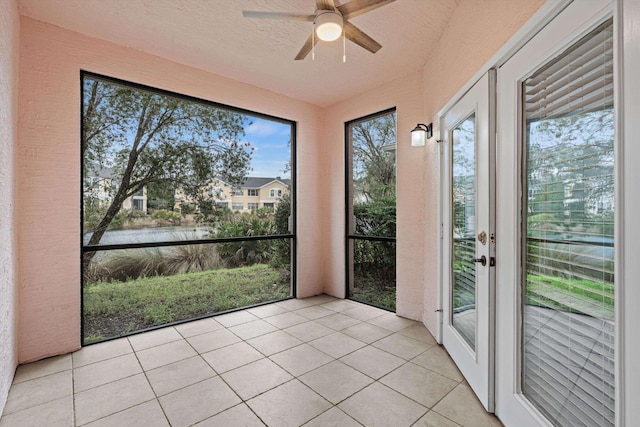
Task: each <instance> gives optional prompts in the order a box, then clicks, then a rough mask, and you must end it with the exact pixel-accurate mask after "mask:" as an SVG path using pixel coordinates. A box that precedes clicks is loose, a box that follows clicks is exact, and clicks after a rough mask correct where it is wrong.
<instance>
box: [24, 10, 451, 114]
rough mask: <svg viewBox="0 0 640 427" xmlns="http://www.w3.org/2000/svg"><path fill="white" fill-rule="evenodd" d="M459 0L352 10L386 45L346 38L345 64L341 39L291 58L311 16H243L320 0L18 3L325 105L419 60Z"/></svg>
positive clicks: (54, 19)
mask: <svg viewBox="0 0 640 427" xmlns="http://www.w3.org/2000/svg"><path fill="white" fill-rule="evenodd" d="M458 2H459V0H396V1H395V2H394V3H391V4H389V5H386V6H382V7H380V8H378V9H375V10H373V11H370V12H368V13H366V14H363V15H361V16H357V17H355V18H353V19H351V22H352V23H353V24H354V25H356V26H358V27H359V28H360V29H361V30H363V31H365V32H366V33H367V34H369V35H370V36H371V37H373V38H374V39H375V40H376V41H378V42H379V43H380V44H382V49H380V50H379V51H378V52H377V53H376V54H375V55H374V54H371V53H369V52H367V51H365V50H364V49H362V48H360V47H358V46H356V45H354V44H353V43H351V42H349V41H347V62H346V63H342V40H341V39H340V41H337V42H331V43H326V42H320V43H318V45H316V52H315V61H312V60H311V55H308V56H307V58H306V59H305V60H302V61H294V60H293V58H294V57H295V56H296V54H297V52H298V50H299V49H300V48H301V47H302V44H303V43H304V41H305V40H306V38H307V37H308V36H309V35H310V34H311V29H312V26H313V24H312V23H310V22H289V21H279V20H278V21H274V20H263V19H248V18H244V17H243V16H242V10H257V11H278V12H297V13H305V14H312V13H313V12H314V11H315V0H20V1H19V6H20V12H21V14H22V15H24V16H28V17H30V18H33V19H36V20H39V21H44V22H49V23H51V24H54V25H57V26H59V27H63V28H67V29H70V30H73V31H77V32H80V33H83V34H87V35H89V36H92V37H97V38H100V39H104V40H108V41H111V42H114V43H117V44H120V45H124V46H128V47H132V48H135V49H138V50H141V51H144V52H148V53H151V54H154V55H158V56H161V57H164V58H167V59H170V60H172V61H176V62H180V63H183V64H186V65H190V66H193V67H197V68H201V69H204V70H207V71H210V72H212V73H215V74H219V75H222V76H226V77H229V78H232V79H235V80H239V81H242V82H245V83H249V84H252V85H255V86H259V87H262V88H265V89H269V90H271V91H274V92H278V93H281V94H284V95H287V96H290V97H292V98H296V99H300V100H303V101H307V102H309V103H312V104H315V105H318V106H321V107H324V106H327V105H331V104H333V103H336V102H338V101H341V100H344V99H348V98H350V97H352V96H353V95H356V94H358V93H360V92H363V91H365V90H367V89H371V88H374V87H376V86H379V85H381V84H383V83H385V82H388V81H391V80H393V79H396V78H399V77H402V76H404V75H406V74H407V73H410V72H413V71H417V70H419V69H421V68H422V66H423V65H424V63H425V62H426V60H427V58H428V56H429V53H430V51H431V50H432V49H433V47H434V46H435V44H436V43H437V42H438V40H439V38H440V34H441V33H442V32H443V30H444V28H445V27H446V25H447V22H448V21H449V18H450V17H451V15H452V13H453V11H454V9H455V7H456V5H457V3H458ZM336 3H338V2H336ZM340 3H342V4H343V3H346V1H342V2H340Z"/></svg>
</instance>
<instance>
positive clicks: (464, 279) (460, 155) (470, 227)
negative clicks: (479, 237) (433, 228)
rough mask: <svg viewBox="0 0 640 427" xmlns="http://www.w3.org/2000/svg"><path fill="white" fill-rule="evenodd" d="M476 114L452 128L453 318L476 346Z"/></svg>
mask: <svg viewBox="0 0 640 427" xmlns="http://www.w3.org/2000/svg"><path fill="white" fill-rule="evenodd" d="M475 121H476V115H475V113H474V114H471V115H470V116H469V117H467V118H466V119H465V120H463V121H462V122H461V123H460V125H458V126H457V127H456V128H454V129H453V130H452V131H451V141H452V144H451V147H452V150H453V153H452V156H451V159H452V173H453V177H452V183H453V186H452V191H453V194H452V197H451V200H452V203H453V205H452V207H451V211H452V215H453V220H452V224H453V228H452V233H453V236H452V242H453V256H452V257H451V259H452V265H451V269H452V281H453V286H452V293H453V295H452V298H451V303H452V309H451V313H452V320H451V323H452V324H453V326H454V328H456V330H457V331H458V332H459V333H460V335H461V336H462V337H463V338H464V340H465V341H466V342H467V344H469V345H470V346H471V348H472V349H474V350H475V339H476V264H475V262H474V258H475V252H476V245H475V242H476V152H475V150H476V132H475Z"/></svg>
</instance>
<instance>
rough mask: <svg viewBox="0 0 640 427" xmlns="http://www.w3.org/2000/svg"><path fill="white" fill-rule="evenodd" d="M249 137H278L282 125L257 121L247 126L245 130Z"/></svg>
mask: <svg viewBox="0 0 640 427" xmlns="http://www.w3.org/2000/svg"><path fill="white" fill-rule="evenodd" d="M244 130H245V133H246V134H247V135H256V136H263V137H264V136H272V135H277V134H278V133H280V131H281V125H280V124H279V123H275V122H268V121H265V120H257V121H255V122H253V123H251V124H250V125H249V126H247V127H246V128H245V129H244Z"/></svg>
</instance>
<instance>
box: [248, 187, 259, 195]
mask: <svg viewBox="0 0 640 427" xmlns="http://www.w3.org/2000/svg"><path fill="white" fill-rule="evenodd" d="M259 192H260V190H258V189H257V188H249V189H248V190H247V196H249V197H258V193H259Z"/></svg>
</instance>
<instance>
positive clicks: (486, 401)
mask: <svg viewBox="0 0 640 427" xmlns="http://www.w3.org/2000/svg"><path fill="white" fill-rule="evenodd" d="M494 93H495V72H494V71H493V70H491V71H490V72H489V73H487V74H485V75H484V76H483V77H482V78H481V79H480V80H479V81H478V82H477V83H476V84H475V85H474V86H473V87H472V88H471V89H470V90H469V91H468V92H467V93H466V94H465V95H464V96H463V97H462V98H461V99H460V100H459V101H458V102H456V104H455V105H454V106H452V108H450V109H449V110H448V111H447V112H446V114H445V115H444V116H443V117H442V118H441V126H440V128H441V129H442V135H443V137H444V138H443V142H442V144H443V146H442V150H443V157H442V170H443V176H442V184H443V206H444V207H445V209H444V211H443V242H444V245H443V247H444V248H448V250H446V251H445V253H444V254H443V262H444V264H443V269H442V270H443V283H444V286H445V292H444V293H443V315H444V316H443V318H444V321H443V329H442V343H443V345H444V347H445V348H446V349H447V351H448V352H449V354H450V355H451V357H452V358H453V360H454V361H455V362H456V364H457V365H458V367H459V368H460V371H461V372H462V374H463V375H464V376H465V378H466V379H467V382H468V383H469V385H470V386H471V388H472V389H473V391H474V392H475V393H476V395H477V396H478V398H479V399H480V401H481V402H482V404H483V406H484V407H485V408H486V409H487V410H488V411H490V412H492V411H493V404H494V368H493V367H494V362H493V351H494V346H493V330H494V324H493V323H494V322H493V319H494V316H493V311H492V310H493V308H492V307H493V306H494V285H493V283H494V280H493V270H494V260H495V258H494V255H495V254H494V249H495V239H494V231H493V229H494V223H493V218H494V215H493V206H494V203H493V190H492V189H493V184H494V183H493V176H494V175H493V173H494V172H493V164H494V161H493V160H494V159H493V154H492V153H494V141H493V135H495V130H494V127H493V125H492V123H493V117H492V115H493V112H492V107H493V105H494V104H493V100H492V97H493V96H494V95H493V94H494Z"/></svg>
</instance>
